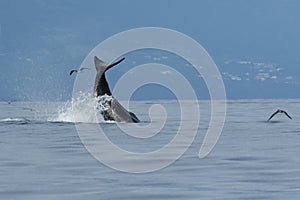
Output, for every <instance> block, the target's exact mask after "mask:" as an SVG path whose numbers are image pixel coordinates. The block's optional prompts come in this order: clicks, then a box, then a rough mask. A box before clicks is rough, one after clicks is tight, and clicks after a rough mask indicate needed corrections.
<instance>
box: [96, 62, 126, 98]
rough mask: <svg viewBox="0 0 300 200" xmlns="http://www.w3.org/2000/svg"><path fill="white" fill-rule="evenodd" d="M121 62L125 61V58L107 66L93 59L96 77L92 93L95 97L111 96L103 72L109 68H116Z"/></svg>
mask: <svg viewBox="0 0 300 200" xmlns="http://www.w3.org/2000/svg"><path fill="white" fill-rule="evenodd" d="M123 60H125V58H122V59H120V60H118V61H117V62H114V63H112V64H110V65H108V64H107V63H105V62H104V61H102V60H100V59H99V58H98V57H97V56H95V57H94V63H95V67H96V70H97V75H96V80H95V85H94V93H95V95H96V96H101V95H105V94H107V95H112V94H111V91H110V89H109V86H108V83H107V80H106V77H105V72H106V71H107V70H109V69H110V68H112V67H114V66H116V65H117V64H119V63H120V62H122V61H123Z"/></svg>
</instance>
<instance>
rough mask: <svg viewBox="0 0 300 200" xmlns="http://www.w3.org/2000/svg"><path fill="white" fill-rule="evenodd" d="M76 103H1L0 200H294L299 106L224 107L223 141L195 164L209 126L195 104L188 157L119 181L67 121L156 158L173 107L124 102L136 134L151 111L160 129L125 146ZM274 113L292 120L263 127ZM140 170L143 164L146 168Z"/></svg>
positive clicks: (241, 103)
mask: <svg viewBox="0 0 300 200" xmlns="http://www.w3.org/2000/svg"><path fill="white" fill-rule="evenodd" d="M73 103H74V102H73ZM85 103H86V102H85V101H78V102H77V104H76V106H75V107H72V106H71V102H0V110H1V112H0V136H1V139H0V199H3V200H4V199H5V200H12V199H22V200H24V199H30V200H34V199H43V200H48V199H49V200H50V199H51V200H52V199H64V200H65V199H72V200H77V199H88V200H94V199H95V200H96V199H97V200H99V199H101V200H105V199H123V200H124V199H128V200H135V199H136V200H140V199H143V200H146V199H220V200H226V199H228V200H232V199H251V200H254V199H272V200H275V199H278V200H282V199H285V200H287V199H291V200H295V199H299V198H300V156H299V155H300V100H236V101H228V102H227V115H226V122H225V125H224V128H223V131H222V135H221V137H220V138H219V140H218V143H217V144H216V146H215V148H214V149H213V150H212V152H211V153H210V154H209V155H208V156H207V157H205V158H203V159H199V157H198V153H199V149H200V146H201V144H202V142H203V138H204V135H205V133H206V130H207V129H208V127H209V121H210V103H209V101H199V105H200V113H201V117H200V123H199V127H198V130H197V136H196V138H195V139H194V141H193V143H192V144H191V146H190V147H189V148H188V150H187V151H186V152H185V153H184V154H183V155H182V157H180V158H179V159H178V160H176V161H175V162H174V163H172V164H171V165H169V166H167V167H164V168H163V169H160V170H157V171H154V172H149V173H140V174H132V173H126V172H120V171H117V170H115V169H112V168H110V167H108V166H106V165H105V164H103V163H101V162H100V161H98V160H97V159H95V158H94V157H93V156H92V155H91V154H90V153H89V152H88V151H87V149H86V148H85V145H84V144H83V143H82V141H81V139H80V137H79V135H78V132H77V129H76V123H75V122H80V124H97V125H100V126H101V127H102V128H103V129H105V130H106V132H105V134H106V135H107V137H108V138H110V140H111V141H113V143H114V144H116V145H118V146H119V147H120V148H123V149H127V150H128V151H139V152H148V151H155V149H156V148H159V147H162V146H164V145H165V144H166V143H168V141H169V140H171V139H172V138H173V137H174V135H175V134H176V130H177V128H178V124H179V122H180V117H179V116H180V110H179V109H178V103H177V102H176V101H137V102H131V104H130V109H131V110H133V111H134V112H135V114H136V115H137V116H138V117H139V118H140V119H141V121H142V123H141V124H142V125H143V124H144V125H145V126H147V125H149V123H150V119H149V114H148V112H149V108H150V107H151V106H152V105H154V104H161V105H162V106H164V107H165V110H166V113H167V120H166V123H165V126H164V127H163V129H162V130H161V131H160V132H159V133H158V134H157V135H155V137H154V138H152V139H150V138H144V139H141V138H139V139H137V138H131V136H129V135H126V134H124V133H123V132H122V131H121V130H120V129H119V128H118V126H117V124H116V123H112V122H109V123H106V122H103V121H101V119H98V118H96V121H95V118H94V117H93V116H92V115H90V113H89V111H88V110H89V109H92V107H93V105H92V104H91V105H90V107H89V106H87V105H85ZM86 106H87V107H89V108H86ZM278 108H281V109H284V110H286V111H287V112H288V113H289V114H290V115H291V116H292V118H293V119H292V120H290V119H288V118H287V117H286V116H285V115H284V114H278V115H276V116H275V117H274V118H273V119H272V120H271V121H270V122H267V119H268V117H269V116H270V115H271V114H272V113H273V112H274V111H276V110H277V109H278ZM74 112H76V116H77V118H76V119H74V117H72V115H73V116H74ZM91 116H92V117H91ZM97 119H98V121H97ZM153 123H155V122H153ZM123 126H131V125H130V124H128V125H127V124H123ZM83 127H84V126H83ZM83 131H84V130H83ZM173 148H176V146H175V147H173ZM178 148H180V147H179V146H178ZM103 153H108V154H109V152H105V151H104V152H103ZM112 157H114V156H113V155H112ZM149 164H150V163H148V162H145V163H143V165H145V168H147V167H148V165H149Z"/></svg>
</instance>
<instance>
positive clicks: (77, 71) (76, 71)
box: [70, 67, 90, 76]
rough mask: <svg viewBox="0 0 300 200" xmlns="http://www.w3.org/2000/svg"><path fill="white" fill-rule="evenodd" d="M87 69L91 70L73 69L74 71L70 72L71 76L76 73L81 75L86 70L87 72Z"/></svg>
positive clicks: (83, 68)
mask: <svg viewBox="0 0 300 200" xmlns="http://www.w3.org/2000/svg"><path fill="white" fill-rule="evenodd" d="M87 69H90V68H85V67H82V68H80V69H78V70H77V69H73V70H71V71H70V76H71V75H72V74H73V73H74V72H75V73H77V74H79V73H81V72H83V71H84V70H87Z"/></svg>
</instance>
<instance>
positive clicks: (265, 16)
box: [0, 0, 300, 101]
mask: <svg viewBox="0 0 300 200" xmlns="http://www.w3.org/2000/svg"><path fill="white" fill-rule="evenodd" d="M299 10H300V1H298V0H226V1H217V0H215V1H213V0H207V1H201V0H200V1H199V0H195V1H192V0H191V1H167V0H165V1H163V0H151V1H141V0H119V1H118V0H110V1H98V0H97V1H96V0H95V1H89V0H87V1H79V0H78V1H76V0H54V1H46V0H26V1H22V0H19V1H17V0H1V1H0V67H1V73H0V81H1V82H0V83H1V84H0V100H32V101H36V100H42V101H53V100H66V99H70V98H71V96H72V88H73V83H74V79H75V76H72V77H70V76H69V75H68V72H69V70H70V69H73V68H78V67H79V66H80V64H81V63H82V61H83V59H84V58H85V57H86V56H87V54H88V53H89V52H90V51H91V50H92V49H93V48H94V47H95V46H96V45H97V44H98V43H99V42H101V41H103V40H105V39H106V38H108V37H110V36H112V35H113V34H116V33H119V32H121V31H125V30H128V29H131V28H137V27H147V26H155V27H164V28H170V29H174V30H177V31H180V32H182V33H184V34H186V35H188V36H190V37H192V38H194V39H195V40H196V41H197V42H199V43H200V44H201V45H202V46H203V47H204V48H205V49H206V50H207V51H208V53H209V54H210V55H211V57H212V58H213V59H214V61H215V62H216V64H217V66H218V68H219V70H220V72H221V74H222V78H223V80H224V83H225V87H226V93H227V97H228V98H229V99H240V98H299V97H300V93H299V91H300V90H299V89H300V59H299V52H300V39H299V36H300V12H299ZM143 53H144V54H145V52H143ZM146 53H147V52H146ZM150 53H151V52H150ZM134 57H135V56H132V58H134ZM144 57H145V58H147V59H148V58H153V60H152V61H155V58H157V57H155V56H154V55H153V54H152V55H151V54H150V57H147V55H144ZM129 58H130V56H129ZM127 60H128V59H127ZM156 61H159V60H158V59H156ZM170 62H171V61H170ZM125 64H126V63H125ZM177 64H178V63H177ZM174 65H176V64H174ZM132 67H134V66H132ZM113 73H114V74H115V76H114V74H110V75H109V76H110V80H111V82H110V83H111V84H112V85H114V83H115V81H116V78H115V77H119V76H120V75H121V74H122V73H125V72H124V71H122V70H117V69H116V70H115V71H113ZM182 73H185V72H184V71H183V72H182ZM186 73H190V72H188V71H187V72H186ZM191 79H193V78H191ZM191 82H192V83H194V82H195V80H191ZM146 89H147V92H144V93H141V94H143V95H144V96H142V97H144V99H149V98H151V97H153V98H159V95H157V94H155V92H156V89H155V88H152V89H151V87H149V88H146ZM201 91H202V90H199V91H197V92H199V94H198V96H199V98H202V97H203V98H207V94H204V93H207V91H205V89H203V95H202V93H201ZM162 98H168V95H165V96H162ZM139 99H143V98H141V97H139Z"/></svg>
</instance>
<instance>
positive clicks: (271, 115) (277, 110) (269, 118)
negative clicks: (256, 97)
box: [268, 110, 279, 121]
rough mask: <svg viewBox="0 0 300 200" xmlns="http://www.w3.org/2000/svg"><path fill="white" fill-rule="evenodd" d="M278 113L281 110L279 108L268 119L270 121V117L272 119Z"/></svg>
mask: <svg viewBox="0 0 300 200" xmlns="http://www.w3.org/2000/svg"><path fill="white" fill-rule="evenodd" d="M277 113H279V110H277V111H276V112H274V113H273V114H272V115H271V117H269V119H268V121H270V119H272V118H273V117H274V116H275V115H276V114H277Z"/></svg>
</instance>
